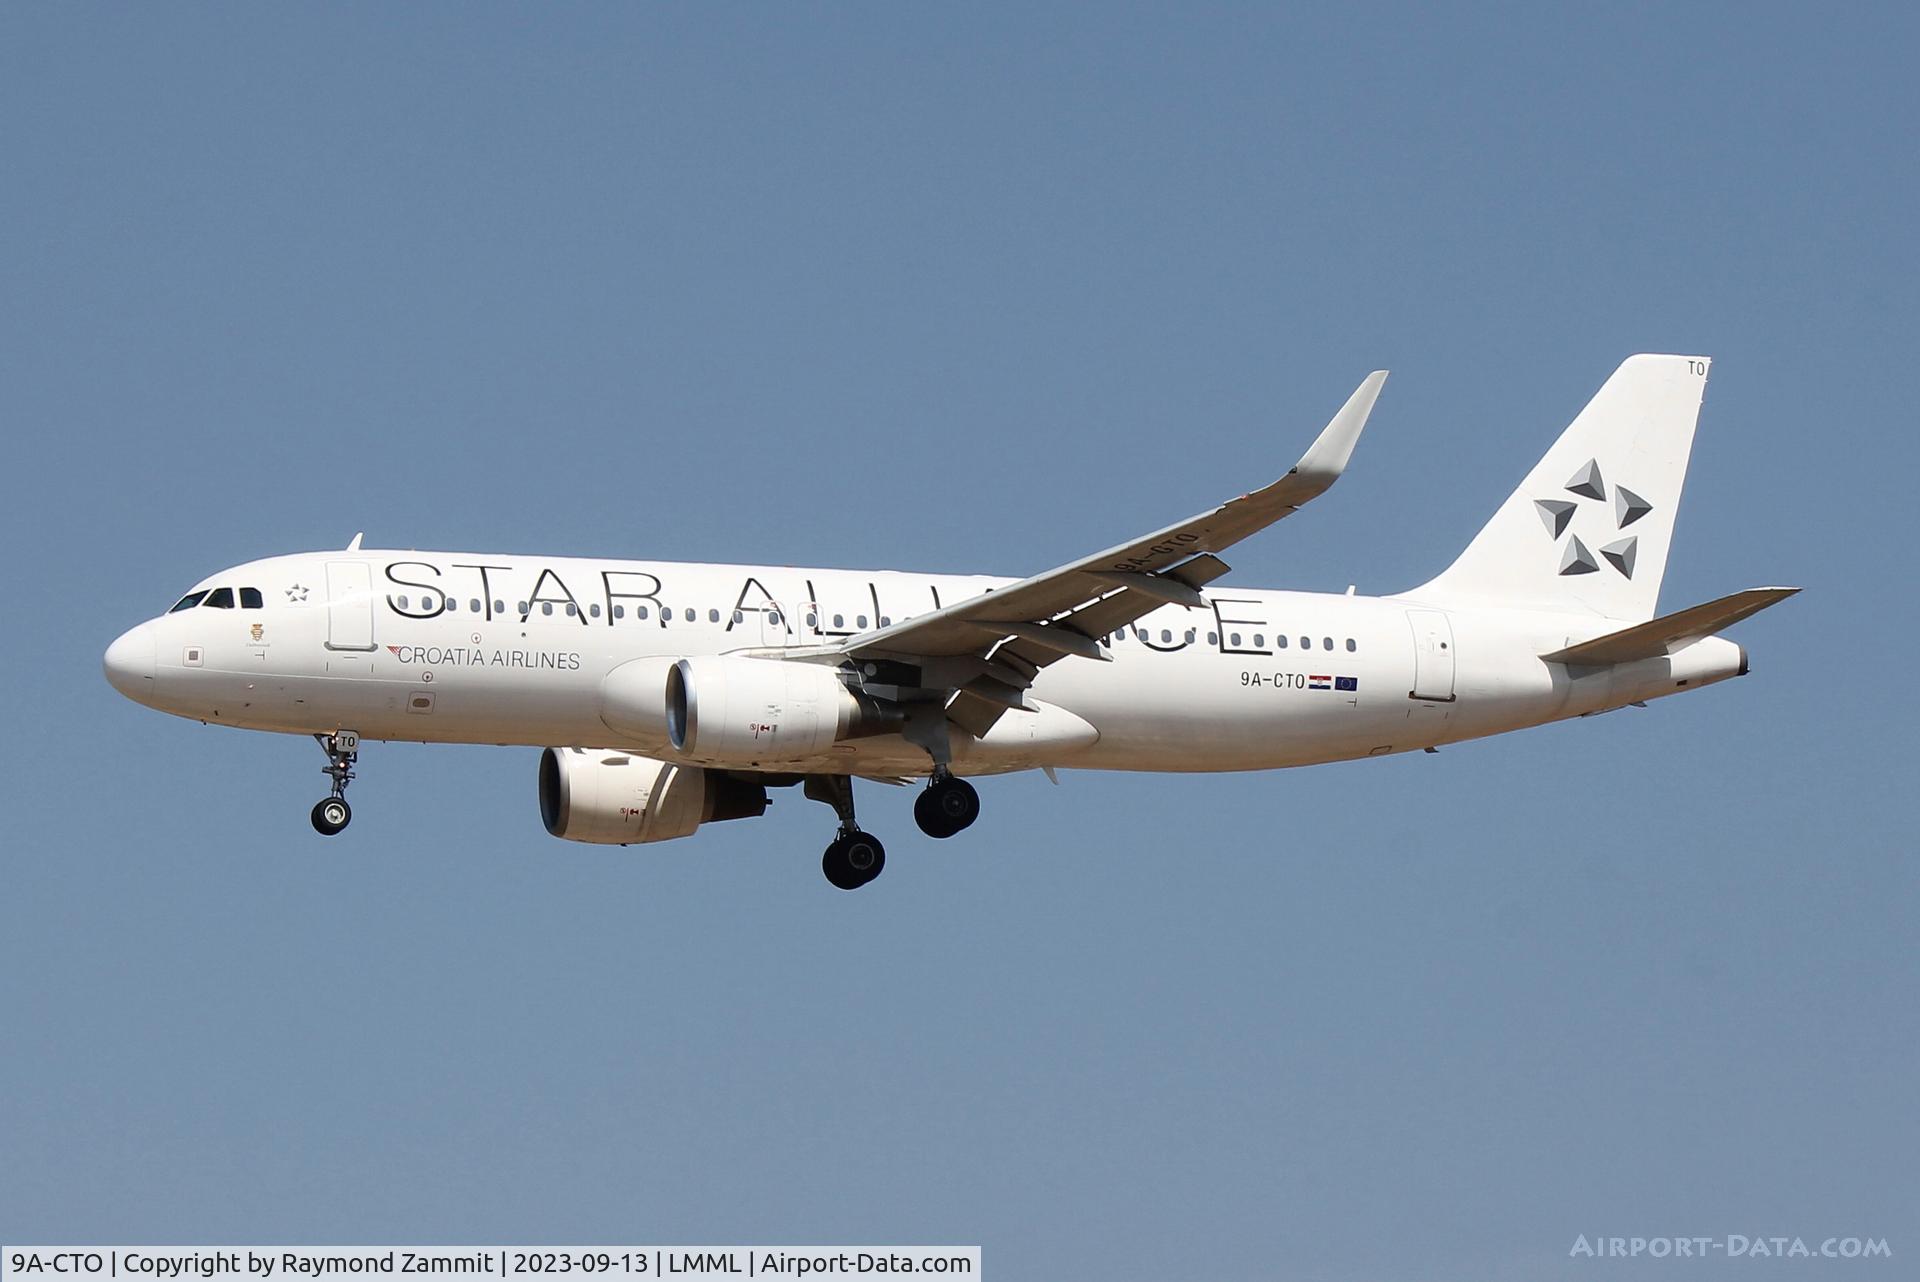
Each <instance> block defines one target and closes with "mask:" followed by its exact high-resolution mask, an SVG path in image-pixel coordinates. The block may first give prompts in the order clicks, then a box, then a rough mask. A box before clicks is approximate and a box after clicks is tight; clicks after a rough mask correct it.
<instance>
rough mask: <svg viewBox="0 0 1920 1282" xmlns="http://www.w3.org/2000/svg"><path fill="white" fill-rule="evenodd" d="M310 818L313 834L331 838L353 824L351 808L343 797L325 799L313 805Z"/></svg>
mask: <svg viewBox="0 0 1920 1282" xmlns="http://www.w3.org/2000/svg"><path fill="white" fill-rule="evenodd" d="M311 818H312V819H313V830H314V831H315V832H317V833H319V834H320V835H321V836H322V837H331V836H333V835H334V834H335V833H337V832H339V831H340V830H341V829H342V828H345V827H346V826H347V825H348V824H349V823H351V822H353V808H352V807H351V806H349V805H347V799H346V798H345V797H326V798H323V799H322V800H320V801H318V802H315V803H314V807H313V814H312V816H311Z"/></svg>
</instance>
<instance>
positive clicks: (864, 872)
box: [820, 832, 887, 890]
mask: <svg viewBox="0 0 1920 1282" xmlns="http://www.w3.org/2000/svg"><path fill="white" fill-rule="evenodd" d="M886 866H887V850H886V847H884V846H882V845H881V844H880V840H879V838H877V837H874V836H871V835H870V834H868V833H864V832H854V833H848V834H847V835H845V836H843V837H839V838H836V839H835V841H834V842H833V844H832V845H830V846H828V847H827V852H826V854H824V855H822V856H821V857H820V871H821V872H823V873H825V874H826V875H827V880H828V881H830V882H832V883H833V885H834V886H835V887H836V888H837V889H840V890H858V889H860V887H862V886H864V885H866V884H867V883H868V882H870V881H872V880H873V879H874V878H875V877H878V876H879V875H880V873H881V871H882V870H883V869H885V868H886Z"/></svg>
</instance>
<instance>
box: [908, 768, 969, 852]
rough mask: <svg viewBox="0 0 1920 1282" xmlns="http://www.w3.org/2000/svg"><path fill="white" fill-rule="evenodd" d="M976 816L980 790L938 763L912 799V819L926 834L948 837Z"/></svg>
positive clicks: (964, 826) (967, 824)
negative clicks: (916, 795)
mask: <svg viewBox="0 0 1920 1282" xmlns="http://www.w3.org/2000/svg"><path fill="white" fill-rule="evenodd" d="M979 817H980V794H979V793H977V792H975V791H974V790H973V785H972V784H970V783H968V782H967V781H966V780H965V779H960V778H956V777H955V776H954V775H952V774H951V773H949V772H948V770H947V768H946V767H945V766H941V767H940V768H938V769H937V770H935V771H934V772H933V778H931V779H929V780H927V788H926V791H925V792H922V793H921V794H920V795H919V796H918V797H917V798H915V799H914V803H913V821H914V822H915V823H917V824H919V825H920V831H921V832H924V833H926V834H927V836H929V837H951V836H953V835H954V834H955V833H957V832H960V831H961V830H963V829H965V828H968V827H970V826H971V825H972V824H973V821H974V820H976V819H978V818H979Z"/></svg>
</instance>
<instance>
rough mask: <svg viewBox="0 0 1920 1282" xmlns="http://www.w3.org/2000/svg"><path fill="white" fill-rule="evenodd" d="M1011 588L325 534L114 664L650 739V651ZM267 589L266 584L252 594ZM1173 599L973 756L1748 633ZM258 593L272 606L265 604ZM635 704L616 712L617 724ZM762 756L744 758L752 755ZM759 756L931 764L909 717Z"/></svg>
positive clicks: (1158, 733) (1258, 736)
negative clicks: (631, 674)
mask: <svg viewBox="0 0 1920 1282" xmlns="http://www.w3.org/2000/svg"><path fill="white" fill-rule="evenodd" d="M1011 582H1012V580H1008V579H998V578H989V577H983V576H965V577H963V576H952V575H930V574H911V573H903V572H897V571H871V572H869V571H853V570H809V569H799V568H793V567H778V566H728V565H702V564H689V563H672V562H652V561H598V560H587V559H578V558H558V557H553V558H536V557H522V556H496V555H469V554H462V553H441V552H382V551H365V550H354V551H348V552H323V553H308V554H301V555H294V556H283V557H274V558H269V559H266V560H261V561H254V562H250V563H248V564H245V565H242V566H238V567H236V568H234V569H232V570H228V571H224V572H222V573H220V574H218V575H214V576H212V577H211V578H209V579H207V580H206V581H205V582H204V583H203V584H201V585H199V586H200V589H205V590H209V591H212V592H214V593H216V594H217V592H218V590H219V589H223V588H225V589H230V590H231V592H230V595H231V597H232V599H233V605H232V607H231V608H215V607H212V606H209V605H206V604H201V605H198V606H195V607H191V608H185V609H177V610H175V611H173V612H170V613H168V614H165V615H162V616H160V617H159V618H156V619H154V620H151V621H149V622H148V623H145V624H142V625H140V626H139V627H138V628H136V629H134V630H133V631H132V632H129V633H128V634H127V635H126V636H125V637H123V638H121V640H120V641H118V642H116V643H115V646H114V648H113V650H112V651H110V652H109V656H108V672H109V675H110V677H112V679H113V681H114V684H115V685H116V686H117V687H118V688H120V689H121V690H122V691H123V692H125V693H127V694H128V695H129V696H131V697H133V698H135V699H137V700H138V701H140V702H142V703H145V704H148V705H150V706H153V707H156V708H159V709H162V710H164V711H167V712H171V713H175V714H177V715H180V716H184V717H190V718H193V719H196V720H200V721H206V722H212V723H218V724H222V725H231V726H240V727H245V728H249V729H256V730H272V731H283V732H289V733H303V734H311V733H326V732H331V731H334V730H338V729H353V730H356V731H358V732H359V733H360V735H362V736H363V737H366V738H371V739H389V740H415V741H420V742H438V743H493V744H527V745H534V746H583V747H584V746H591V747H618V748H628V749H632V750H634V751H637V752H643V753H646V754H649V755H652V756H657V757H660V758H662V759H665V760H670V761H672V760H678V761H681V762H682V763H683V764H700V763H699V762H698V761H697V760H694V759H689V758H685V757H682V756H680V755H679V754H676V753H675V752H674V751H673V750H672V748H671V747H670V745H669V744H668V743H667V742H666V741H665V739H664V737H659V736H651V735H646V734H641V733H636V732H634V731H633V729H632V728H631V726H629V727H628V728H626V729H616V728H615V726H614V725H613V724H610V723H609V721H608V720H607V706H606V699H605V696H604V693H603V682H605V681H606V679H607V678H608V676H609V674H610V673H612V672H614V671H615V670H616V669H618V668H621V667H622V666H623V665H629V664H631V663H633V662H634V661H635V660H639V659H645V658H648V657H651V656H664V657H670V658H680V657H691V656H699V655H712V654H725V653H738V652H755V653H759V654H774V653H779V652H781V651H787V650H795V651H797V650H801V649H812V648H818V647H822V646H831V645H833V644H835V643H836V642H839V641H841V640H843V639H844V638H847V637H849V636H853V635H856V634H860V633H864V632H868V631H871V630H873V629H875V628H877V627H882V626H886V624H887V623H898V622H900V621H902V620H905V619H908V618H911V617H914V616H916V615H919V614H923V613H925V612H927V611H930V610H933V609H936V608H939V607H941V606H950V605H953V604H955V603H956V602H959V601H961V600H964V599H966V598H969V597H973V596H976V595H978V594H980V593H982V592H986V591H990V590H993V589H995V588H999V587H1003V586H1005V585H1007V584H1009V583H1011ZM242 589H249V590H250V591H246V592H242ZM1204 595H1205V597H1206V600H1207V608H1206V609H1198V608H1192V607H1188V606H1180V605H1169V606H1166V607H1164V608H1162V609H1160V610H1157V611H1155V612H1154V613H1152V614H1150V615H1148V616H1146V617H1145V618H1143V619H1141V620H1140V621H1139V622H1138V623H1137V624H1135V625H1134V626H1133V627H1130V628H1128V629H1126V630H1125V632H1124V633H1121V634H1118V635H1116V636H1115V637H1114V638H1111V639H1110V641H1109V648H1110V651H1111V655H1112V659H1111V661H1110V662H1099V661H1095V660H1092V659H1087V658H1068V659H1064V660H1062V661H1060V662H1058V663H1055V664H1053V665H1051V666H1049V667H1047V668H1044V669H1043V670H1042V671H1041V672H1040V674H1039V676H1038V677H1037V679H1036V680H1035V681H1034V684H1033V687H1032V690H1031V691H1030V701H1031V702H1032V704H1033V705H1034V708H1035V710H1034V711H1014V712H1009V713H1007V714H1006V715H1004V716H1002V717H1001V718H1000V719H999V721H998V722H997V723H996V724H995V725H994V727H993V729H992V730H991V731H990V732H989V733H988V734H987V735H986V736H985V737H984V738H980V739H977V740H975V739H965V740H964V741H962V742H956V743H955V744H954V749H953V751H954V761H953V765H954V769H955V771H956V772H957V773H961V774H989V773H996V772H1001V771H1007V770H1019V769H1030V768H1035V767H1042V766H1049V767H1051V766H1059V767H1076V768H1086V769H1106V770H1153V771H1222V770H1260V769H1269V768H1273V767H1280V766H1297V765H1307V764H1311V763H1314V762H1323V761H1337V760H1346V759H1352V758H1357V757H1367V756H1376V755H1381V754H1385V753H1392V752H1406V751H1409V750H1412V749H1418V748H1426V747H1431V746H1435V745H1438V744H1442V743H1447V742H1453V741H1458V740H1462V739H1470V738H1476V737H1480V736H1483V735H1489V734H1497V733H1500V732H1502V731H1506V730H1514V729H1519V728H1522V727H1525V726H1531V725H1539V724H1541V723H1544V722H1548V721H1555V720H1559V719H1562V718H1565V717H1571V716H1578V715H1583V714H1587V713H1593V712H1599V711H1604V710H1607V709H1610V708H1615V707H1620V706H1622V705H1625V704H1628V703H1631V702H1635V701H1638V700H1645V699H1650V698H1655V697H1658V696H1661V695H1665V694H1672V693H1675V692H1677V691H1678V690H1681V689H1685V688H1690V687H1692V686H1698V685H1705V684H1709V683H1711V682H1713V681H1718V680H1723V679H1725V678H1727V677H1731V676H1735V675H1739V674H1740V673H1741V672H1743V671H1744V670H1745V666H1746V665H1745V656H1744V654H1743V653H1742V651H1741V649H1740V647H1739V646H1737V645H1735V644H1734V643H1732V642H1729V641H1725V640H1722V639H1719V638H1711V637H1710V638H1707V639H1704V640H1702V641H1699V642H1696V643H1694V644H1692V645H1689V646H1687V647H1686V648H1684V649H1682V650H1680V651H1678V652H1676V653H1675V654H1672V655H1667V656H1662V657H1660V658H1657V659H1646V660H1640V661H1638V662H1634V663H1630V664H1622V665H1618V666H1615V667H1607V668H1597V669H1581V668H1569V667H1566V666H1564V665H1561V664H1555V663H1549V662H1546V661H1544V660H1542V659H1541V658H1540V657H1539V656H1540V655H1542V654H1544V653H1547V652H1550V651H1553V650H1556V649H1559V648H1561V647H1563V646H1566V645H1568V644H1571V643H1575V642H1579V641H1583V640H1587V639H1589V638H1592V637H1594V636H1598V635H1600V634H1602V633H1605V632H1608V631H1610V630H1611V629H1613V628H1615V627H1617V626H1618V624H1617V623H1614V622H1611V621H1609V620H1606V619H1603V618H1601V617H1599V616H1597V615H1592V614H1583V615H1567V614H1555V613H1547V612H1542V611H1537V610H1519V609H1496V608H1467V609H1463V608H1451V609H1442V608H1439V607H1438V606H1436V605H1433V604H1431V603H1424V604H1423V603H1422V602H1421V601H1418V600H1414V599H1411V598H1403V597H1363V596H1352V595H1346V596H1336V595H1327V594H1321V593H1308V592H1273V591H1260V590H1256V589H1248V588H1235V587H1219V586H1215V587H1212V588H1209V589H1208V590H1207V591H1206V592H1205V594H1204ZM255 600H257V601H258V604H257V605H253V606H249V605H247V604H243V602H251V601H255ZM616 720H617V718H616ZM729 764H735V765H737V764H738V763H729ZM752 765H753V768H756V769H764V770H768V771H791V772H795V773H837V774H859V775H923V774H926V773H927V772H928V769H929V766H930V762H929V758H928V755H927V753H926V752H925V751H924V750H922V749H921V748H919V747H916V746H914V745H912V744H909V743H908V742H906V741H905V740H904V739H902V738H901V737H900V736H899V735H896V734H882V735H876V736H873V737H869V738H860V739H853V740H849V741H847V742H843V743H838V744H835V745H834V746H833V747H832V748H831V749H830V750H828V752H827V753H825V754H824V755H820V756H815V757H812V758H809V759H806V760H797V761H786V760H767V761H762V762H754V763H752Z"/></svg>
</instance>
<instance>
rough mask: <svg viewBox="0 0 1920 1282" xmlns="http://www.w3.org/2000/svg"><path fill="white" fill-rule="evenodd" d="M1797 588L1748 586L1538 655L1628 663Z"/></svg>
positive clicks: (1593, 663)
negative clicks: (1738, 590) (1677, 610)
mask: <svg viewBox="0 0 1920 1282" xmlns="http://www.w3.org/2000/svg"><path fill="white" fill-rule="evenodd" d="M1799 590H1800V589H1799V588H1748V589H1747V590H1746V591H1745V592H1736V593H1734V594H1733V595H1732V596H1723V597H1721V598H1720V599H1719V600H1718V601H1709V602H1707V603H1706V604H1705V605H1696V606H1691V607H1689V608H1687V609H1685V610H1682V611H1680V612H1679V613H1678V614H1667V615H1662V616H1661V617H1660V618H1657V619H1653V620H1651V621H1649V622H1646V623H1637V624H1635V625H1634V626H1633V627H1630V628H1622V629H1621V630H1620V631H1618V632H1609V633H1607V634H1606V635H1605V636H1603V637H1595V638H1594V639H1593V640H1591V641H1582V642H1581V643H1580V644H1579V645H1570V646H1568V647H1567V648H1566V649H1564V650H1555V651H1554V652H1553V653H1552V654H1543V655H1541V656H1540V657H1541V658H1543V659H1545V660H1546V661H1547V662H1548V663H1571V664H1576V665H1579V666H1581V667H1605V666H1607V665H1609V664H1614V663H1631V662H1632V661H1633V660H1635V659H1651V658H1655V657H1657V656H1659V655H1663V654H1666V653H1668V652H1670V651H1672V650H1673V649H1675V648H1676V647H1678V646H1683V645H1685V644H1686V643H1687V642H1689V641H1698V640H1699V639H1700V638H1701V637H1710V636H1712V635H1714V634H1715V633H1717V632H1720V631H1721V630H1723V629H1725V628H1730V627H1732V626H1733V625H1734V624H1736V623H1738V622H1740V620H1742V619H1744V618H1747V617H1748V616H1749V615H1754V614H1758V613H1760V611H1762V610H1764V609H1766V608H1767V607H1768V606H1770V605H1776V604H1778V603H1779V602H1781V601H1784V600H1786V599H1787V598H1788V597H1790V596H1792V595H1793V594H1794V593H1796V592H1798V591H1799Z"/></svg>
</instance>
